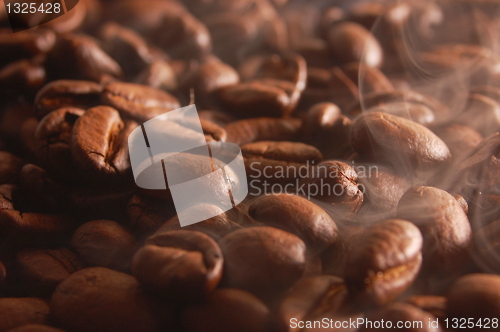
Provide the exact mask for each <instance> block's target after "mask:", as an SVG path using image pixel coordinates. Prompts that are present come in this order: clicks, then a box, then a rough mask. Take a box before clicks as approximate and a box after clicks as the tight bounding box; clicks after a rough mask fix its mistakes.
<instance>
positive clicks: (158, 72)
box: [134, 59, 178, 91]
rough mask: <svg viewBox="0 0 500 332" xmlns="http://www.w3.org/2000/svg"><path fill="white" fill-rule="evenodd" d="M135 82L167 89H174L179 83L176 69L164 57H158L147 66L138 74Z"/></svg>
mask: <svg viewBox="0 0 500 332" xmlns="http://www.w3.org/2000/svg"><path fill="white" fill-rule="evenodd" d="M134 83H136V84H142V85H147V86H150V87H152V88H155V89H160V90H165V91H174V90H176V89H177V85H178V83H177V77H176V76H175V72H174V69H173V68H172V67H171V66H170V64H169V63H168V62H167V61H165V60H162V59H156V60H154V61H153V62H151V64H149V65H148V66H146V67H145V68H144V69H143V70H142V71H141V72H140V73H139V74H138V75H137V77H136V78H135V80H134Z"/></svg>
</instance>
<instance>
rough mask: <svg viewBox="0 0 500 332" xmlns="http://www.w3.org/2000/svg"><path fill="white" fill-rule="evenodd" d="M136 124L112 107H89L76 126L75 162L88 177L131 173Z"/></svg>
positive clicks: (74, 140)
mask: <svg viewBox="0 0 500 332" xmlns="http://www.w3.org/2000/svg"><path fill="white" fill-rule="evenodd" d="M136 127H137V123H135V122H133V121H127V122H123V121H122V120H121V118H120V115H119V113H118V112H117V111H116V110H115V109H113V108H111V107H107V106H97V107H93V108H91V109H89V110H88V111H87V112H85V113H84V114H83V115H82V116H81V117H80V118H78V119H77V120H76V121H75V124H74V126H73V131H72V134H71V156H72V159H73V164H74V165H75V167H77V168H78V169H79V170H80V171H81V172H82V173H83V174H84V175H85V176H88V177H97V178H100V179H102V178H108V179H113V178H115V179H116V178H120V177H123V176H125V175H127V174H129V172H130V171H131V169H130V160H129V156H128V144H127V139H128V135H129V134H130V132H131V131H132V130H133V129H135V128H136Z"/></svg>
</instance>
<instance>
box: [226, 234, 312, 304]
mask: <svg viewBox="0 0 500 332" xmlns="http://www.w3.org/2000/svg"><path fill="white" fill-rule="evenodd" d="M220 246H221V249H222V252H223V254H224V260H225V262H224V279H223V285H224V286H226V287H236V288H240V289H244V290H247V291H249V292H252V293H254V294H256V295H258V296H259V297H262V298H266V299H272V298H274V296H275V295H276V294H279V293H280V292H282V291H284V290H286V289H287V288H289V287H290V286H292V285H293V284H294V283H295V282H296V281H297V280H298V279H299V278H300V277H301V276H302V273H303V272H304V268H305V265H306V256H305V252H306V246H305V244H304V243H303V242H302V240H300V239H299V238H298V237H297V236H295V235H293V234H290V233H287V232H285V231H282V230H279V229H277V228H273V227H251V228H245V229H241V230H238V231H235V232H232V233H229V234H228V235H226V236H225V237H224V238H223V239H222V240H221V242H220Z"/></svg>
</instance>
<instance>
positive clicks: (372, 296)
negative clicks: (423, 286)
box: [345, 219, 422, 307]
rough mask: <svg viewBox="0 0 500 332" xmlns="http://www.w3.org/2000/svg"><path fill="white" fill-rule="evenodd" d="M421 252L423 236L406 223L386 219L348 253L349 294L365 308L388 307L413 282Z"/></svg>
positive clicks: (368, 231)
mask: <svg viewBox="0 0 500 332" xmlns="http://www.w3.org/2000/svg"><path fill="white" fill-rule="evenodd" d="M421 249H422V235H421V234H420V232H419V230H418V228H417V227H415V225H413V224H412V223H410V222H408V221H405V220H399V219H388V220H385V221H383V222H381V223H379V224H376V225H374V226H372V227H370V228H369V229H368V230H367V231H366V232H365V233H364V234H363V235H361V236H360V237H359V238H358V239H357V240H356V244H355V245H354V246H353V248H352V250H351V252H350V253H349V258H348V260H347V266H346V276H345V281H346V284H347V287H348V289H349V292H350V293H351V294H352V295H353V296H354V297H355V298H356V300H357V302H358V303H359V305H361V306H364V307H369V306H377V305H385V304H388V303H390V302H391V301H392V300H394V299H395V298H396V297H397V296H398V295H400V294H401V293H402V292H404V291H405V289H406V288H408V286H410V285H411V283H412V282H413V281H414V280H415V278H416V276H417V274H418V272H419V270H420V265H421V263H422V253H421Z"/></svg>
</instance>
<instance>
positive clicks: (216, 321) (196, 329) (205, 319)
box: [180, 289, 272, 332]
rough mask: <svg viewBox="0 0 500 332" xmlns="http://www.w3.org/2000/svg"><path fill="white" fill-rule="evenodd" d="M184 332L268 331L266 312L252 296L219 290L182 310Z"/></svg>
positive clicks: (235, 290) (262, 304) (269, 316)
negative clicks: (202, 300)
mask: <svg viewBox="0 0 500 332" xmlns="http://www.w3.org/2000/svg"><path fill="white" fill-rule="evenodd" d="M180 321H181V326H182V328H183V331H189V332H202V331H203V332H217V331H227V332H253V331H262V332H268V331H271V330H272V329H271V314H270V311H269V309H268V308H267V307H266V305H265V304H264V303H262V302H261V301H260V300H259V299H258V298H256V297H255V296H254V295H252V294H250V293H248V292H245V291H242V290H239V289H218V290H216V291H215V292H213V293H212V294H211V295H210V296H209V297H208V298H207V299H206V300H205V301H204V302H201V303H199V304H194V305H191V306H188V307H186V308H184V309H183V311H182V313H181V318H180Z"/></svg>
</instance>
